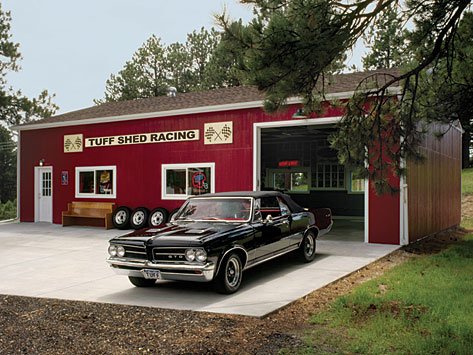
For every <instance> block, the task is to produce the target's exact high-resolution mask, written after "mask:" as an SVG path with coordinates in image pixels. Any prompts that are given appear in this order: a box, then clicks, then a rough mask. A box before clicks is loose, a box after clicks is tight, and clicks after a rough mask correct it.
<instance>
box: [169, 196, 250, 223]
mask: <svg viewBox="0 0 473 355" xmlns="http://www.w3.org/2000/svg"><path fill="white" fill-rule="evenodd" d="M250 216H251V198H244V197H241V198H192V199H190V200H188V201H187V203H186V204H185V205H184V207H183V209H182V210H181V211H180V212H179V214H178V215H177V216H176V217H175V219H176V220H178V221H179V220H191V221H249V219H250Z"/></svg>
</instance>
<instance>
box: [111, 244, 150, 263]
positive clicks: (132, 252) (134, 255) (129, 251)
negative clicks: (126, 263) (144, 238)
mask: <svg viewBox="0 0 473 355" xmlns="http://www.w3.org/2000/svg"><path fill="white" fill-rule="evenodd" d="M117 245H121V246H122V247H124V248H125V258H130V259H139V260H146V259H147V256H146V248H145V247H144V246H143V245H124V244H117Z"/></svg>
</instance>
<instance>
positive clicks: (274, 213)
mask: <svg viewBox="0 0 473 355" xmlns="http://www.w3.org/2000/svg"><path fill="white" fill-rule="evenodd" d="M261 215H262V217H263V219H265V218H266V217H267V216H268V215H271V217H273V218H274V217H278V216H280V215H281V208H280V207H279V202H278V199H277V198H276V197H263V198H261Z"/></svg>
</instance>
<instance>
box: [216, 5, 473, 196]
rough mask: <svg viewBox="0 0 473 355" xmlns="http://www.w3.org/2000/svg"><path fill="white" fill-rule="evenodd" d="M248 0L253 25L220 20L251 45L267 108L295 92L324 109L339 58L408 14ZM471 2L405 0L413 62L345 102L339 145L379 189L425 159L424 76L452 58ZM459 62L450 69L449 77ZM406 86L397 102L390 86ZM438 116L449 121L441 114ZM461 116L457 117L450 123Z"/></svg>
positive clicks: (252, 70) (249, 55)
mask: <svg viewBox="0 0 473 355" xmlns="http://www.w3.org/2000/svg"><path fill="white" fill-rule="evenodd" d="M241 2H242V3H248V4H252V5H253V6H254V12H255V18H254V19H253V20H252V21H251V22H250V23H249V24H248V25H246V26H245V25H242V24H241V22H231V21H230V20H228V18H227V16H226V14H222V15H221V16H218V17H217V20H218V21H219V23H220V25H221V26H222V27H223V28H224V29H225V31H226V32H227V38H228V39H229V42H230V44H232V45H234V46H235V48H240V49H241V50H242V51H243V60H242V61H241V62H242V64H243V65H242V67H241V69H242V70H243V72H244V74H245V77H244V80H246V81H247V82H249V83H251V84H254V85H257V86H258V88H259V89H261V90H264V91H265V92H266V105H265V107H266V109H267V110H269V111H275V110H277V109H279V108H280V107H281V106H283V105H284V104H285V103H286V102H287V99H288V98H289V97H293V96H302V97H303V98H304V99H305V106H304V108H305V111H306V113H307V114H310V113H311V112H315V111H317V110H319V109H320V101H321V99H323V97H324V92H325V87H326V86H327V84H328V83H329V82H330V80H331V79H330V74H331V73H332V72H333V71H334V63H336V62H337V61H340V59H341V58H342V57H343V55H344V53H345V52H346V51H347V50H349V49H352V48H353V46H354V44H355V43H356V41H357V40H358V39H360V38H361V37H362V36H363V35H367V34H369V31H370V30H372V27H373V26H375V25H378V26H379V25H381V24H384V26H386V21H389V18H393V17H394V15H393V11H394V12H396V13H401V12H398V11H396V9H397V7H399V6H401V5H400V2H399V1H398V0H363V1H356V0H350V1H341V0H241ZM469 6H470V0H408V1H406V2H404V4H403V8H402V15H403V16H404V17H403V18H402V20H401V19H400V20H399V22H398V23H399V26H400V28H399V30H398V31H401V30H403V27H405V25H406V24H407V23H408V22H410V23H413V24H414V30H413V31H411V33H410V34H409V42H408V43H407V44H412V45H413V46H416V47H415V53H414V54H413V61H412V62H411V63H406V64H408V65H406V68H405V70H404V71H402V72H401V73H400V74H399V75H375V76H369V77H367V78H365V79H364V80H363V81H362V82H361V83H359V86H358V88H357V90H356V91H355V94H354V97H353V98H352V100H350V103H349V104H348V105H347V106H346V107H345V114H344V117H343V119H342V122H341V123H340V129H339V130H338V132H337V133H336V134H335V135H334V136H333V137H332V139H331V141H332V144H333V147H335V148H336V149H337V150H338V152H339V158H340V160H341V161H342V162H343V163H345V164H347V165H348V166H350V167H352V168H356V169H357V170H358V171H359V172H360V173H363V174H364V175H365V176H369V177H370V178H371V179H372V180H373V181H374V182H375V186H376V189H377V191H378V192H386V191H391V192H393V191H395V185H396V184H395V183H394V184H392V183H391V181H394V182H395V180H393V179H390V178H389V177H390V175H391V173H392V171H393V170H394V172H395V173H397V174H402V173H403V172H404V170H403V167H402V165H401V164H402V161H404V159H406V158H414V159H420V158H421V155H420V153H419V144H420V142H421V141H422V137H423V134H424V130H423V129H422V125H421V124H420V122H421V116H419V115H416V113H417V112H418V110H417V109H416V108H417V105H418V99H419V80H420V77H421V76H422V75H423V73H425V72H426V71H427V70H429V71H431V70H435V69H436V68H437V67H438V64H439V61H440V60H441V59H442V58H445V60H446V61H447V63H452V61H451V58H452V56H453V53H454V52H455V47H454V38H455V34H456V30H457V28H458V24H459V22H460V20H461V18H462V15H463V13H464V11H465V10H466V9H467V8H468V7H469ZM384 32H385V31H384V30H381V31H380V32H378V34H379V38H378V39H379V43H381V37H382V35H386V37H389V36H390V34H389V33H384ZM389 41H390V38H388V41H387V42H386V41H384V42H386V43H391V42H389ZM384 42H383V46H384V47H385V46H386V45H387V44H384ZM383 46H381V45H380V47H383ZM380 49H382V48H380ZM391 57H392V58H391ZM404 58H405V59H406V61H407V60H409V59H410V58H407V57H404ZM387 60H389V63H393V60H394V63H396V62H397V61H398V59H397V55H396V56H394V55H392V53H390V54H389V58H387ZM401 62H402V60H401ZM394 63H393V65H394ZM384 64H386V63H383V65H384ZM370 66H371V64H370ZM452 68H453V67H452V66H447V67H446V75H447V77H449V78H451V77H452ZM401 85H402V86H403V90H402V92H401V97H400V100H399V101H398V102H396V101H393V100H392V99H390V97H393V96H392V92H390V91H389V88H390V87H393V86H401ZM430 119H431V120H433V121H441V122H445V121H444V120H443V119H442V118H436V117H435V116H433V117H430ZM454 120H455V117H453V116H449V118H448V123H449V124H452V123H453V121H454ZM366 162H369V163H370V164H369V167H368V166H365V164H366ZM363 174H362V175H363Z"/></svg>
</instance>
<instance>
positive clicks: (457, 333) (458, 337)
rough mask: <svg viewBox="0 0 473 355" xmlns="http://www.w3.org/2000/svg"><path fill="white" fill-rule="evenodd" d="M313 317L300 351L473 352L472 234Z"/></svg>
mask: <svg viewBox="0 0 473 355" xmlns="http://www.w3.org/2000/svg"><path fill="white" fill-rule="evenodd" d="M311 322H312V327H311V329H312V330H311V332H310V334H309V336H308V337H307V348H306V349H301V353H333V352H335V353H346V352H348V353H362V354H386V353H392V352H394V353H401V354H402V353H410V354H438V353H440V354H471V353H472V352H473V235H470V236H468V237H467V238H466V239H465V240H464V241H462V242H460V243H459V244H457V245H455V246H453V247H451V248H449V249H448V250H446V251H444V252H442V253H440V254H438V255H431V256H422V257H418V258H415V259H413V260H410V261H408V262H406V263H404V264H402V265H400V266H398V267H396V268H394V269H392V270H390V271H388V272H387V273H386V274H385V275H384V276H382V277H380V278H377V279H375V280H372V281H369V282H367V283H365V284H363V285H361V286H359V287H357V288H356V289H355V290H354V291H353V292H352V293H350V294H349V295H346V296H343V297H340V298H339V299H337V300H336V301H335V302H334V303H333V304H332V305H331V306H330V308H329V309H328V310H327V311H325V312H323V313H320V314H317V315H315V316H314V317H313V318H312V319H311Z"/></svg>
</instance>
